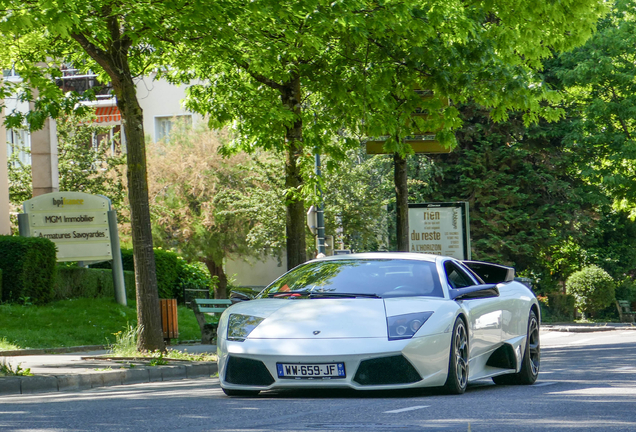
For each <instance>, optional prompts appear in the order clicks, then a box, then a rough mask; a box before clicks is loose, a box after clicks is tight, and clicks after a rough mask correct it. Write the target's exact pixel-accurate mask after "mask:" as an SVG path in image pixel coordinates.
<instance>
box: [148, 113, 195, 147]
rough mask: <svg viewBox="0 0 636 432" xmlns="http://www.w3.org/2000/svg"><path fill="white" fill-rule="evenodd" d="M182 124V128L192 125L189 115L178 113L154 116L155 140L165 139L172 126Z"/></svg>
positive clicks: (167, 137)
mask: <svg viewBox="0 0 636 432" xmlns="http://www.w3.org/2000/svg"><path fill="white" fill-rule="evenodd" d="M177 126H182V127H183V128H184V129H189V128H190V127H192V116H191V115H178V116H170V117H155V142H157V141H161V140H164V141H167V140H168V139H169V137H170V132H171V131H172V128H174V127H177Z"/></svg>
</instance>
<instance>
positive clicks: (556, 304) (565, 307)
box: [542, 292, 575, 322]
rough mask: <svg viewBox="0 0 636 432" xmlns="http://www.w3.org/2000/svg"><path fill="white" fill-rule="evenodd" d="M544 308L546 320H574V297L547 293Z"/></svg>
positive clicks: (558, 293)
mask: <svg viewBox="0 0 636 432" xmlns="http://www.w3.org/2000/svg"><path fill="white" fill-rule="evenodd" d="M546 306H547V308H548V310H547V312H548V313H547V314H546V318H547V319H548V320H549V321H552V322H558V321H572V320H574V307H575V299H574V296H572V295H570V294H563V293H560V292H551V293H548V295H547V305H546ZM542 318H543V317H542Z"/></svg>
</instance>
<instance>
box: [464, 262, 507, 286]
mask: <svg viewBox="0 0 636 432" xmlns="http://www.w3.org/2000/svg"><path fill="white" fill-rule="evenodd" d="M462 263H464V265H465V266H466V267H468V268H469V269H471V270H472V271H474V272H475V273H477V275H478V276H479V277H480V278H481V279H482V280H483V281H484V282H485V283H487V284H496V283H500V282H512V281H513V280H514V279H515V269H514V268H512V267H506V266H502V265H499V264H492V263H486V262H481V261H462Z"/></svg>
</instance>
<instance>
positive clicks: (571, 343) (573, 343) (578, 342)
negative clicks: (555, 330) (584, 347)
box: [568, 339, 592, 345]
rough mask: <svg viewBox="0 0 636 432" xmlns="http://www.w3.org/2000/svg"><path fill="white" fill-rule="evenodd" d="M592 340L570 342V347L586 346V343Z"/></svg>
mask: <svg viewBox="0 0 636 432" xmlns="http://www.w3.org/2000/svg"><path fill="white" fill-rule="evenodd" d="M591 340H592V339H580V340H577V341H573V342H570V343H569V344H568V345H581V344H584V343H585V342H589V341H591Z"/></svg>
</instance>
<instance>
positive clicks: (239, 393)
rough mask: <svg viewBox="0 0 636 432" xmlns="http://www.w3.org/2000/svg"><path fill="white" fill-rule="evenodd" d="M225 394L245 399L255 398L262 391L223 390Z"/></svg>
mask: <svg viewBox="0 0 636 432" xmlns="http://www.w3.org/2000/svg"><path fill="white" fill-rule="evenodd" d="M222 390H223V393H225V394H226V395H228V396H243V397H254V396H258V394H259V393H260V390H233V389H226V388H224V389H222Z"/></svg>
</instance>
